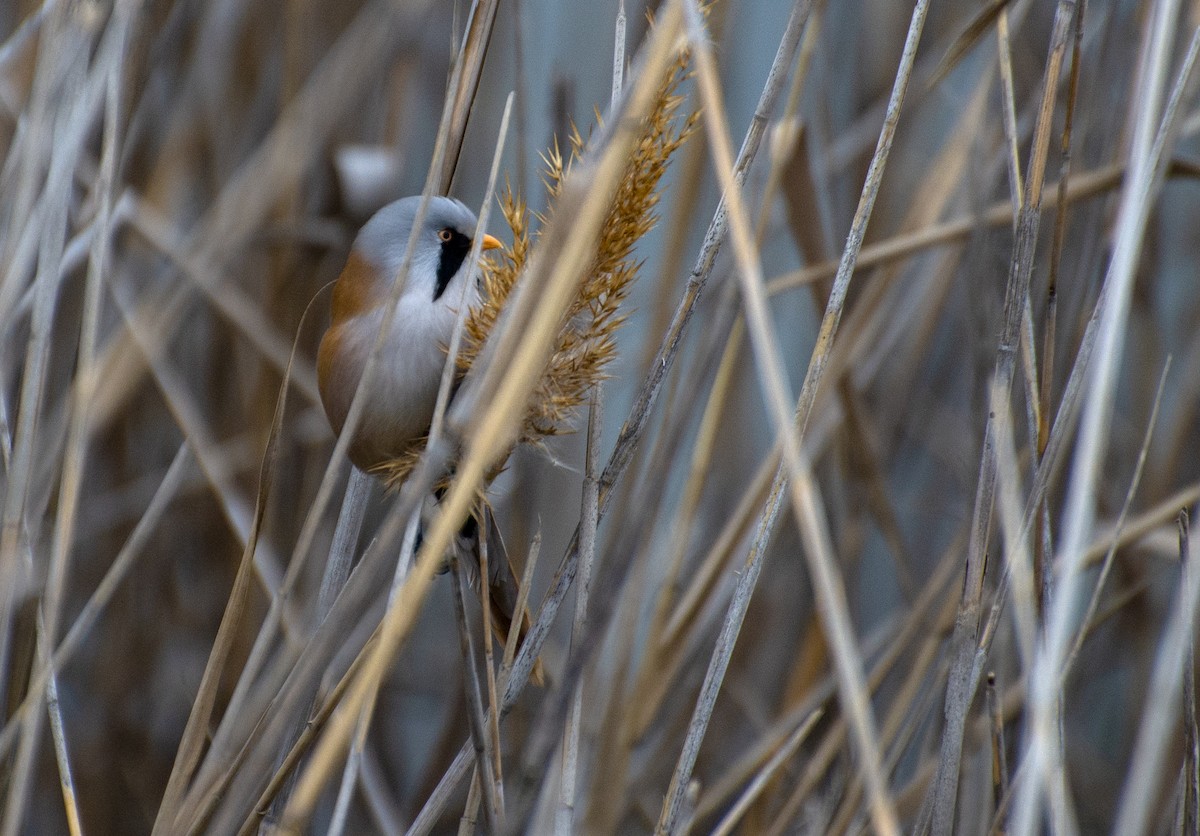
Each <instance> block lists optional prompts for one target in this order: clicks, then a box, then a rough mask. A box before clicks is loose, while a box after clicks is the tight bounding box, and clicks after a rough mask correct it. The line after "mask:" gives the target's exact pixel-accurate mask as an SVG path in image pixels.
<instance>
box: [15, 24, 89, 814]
mask: <svg viewBox="0 0 1200 836" xmlns="http://www.w3.org/2000/svg"><path fill="white" fill-rule="evenodd" d="M83 36H84V33H83V32H81V31H76V30H75V27H74V26H68V25H64V31H63V32H62V33H61V37H62V38H63V39H64V40H63V41H61V42H58V43H57V44H56V46H59V47H61V48H64V49H78V50H81V51H82V52H83V53H84V55H80V56H78V57H76V58H75V59H74V60H73V61H70V62H67V63H66V66H65V67H63V68H62V69H61V73H62V77H61V79H58V83H59V84H61V85H62V87H63V93H64V94H63V98H62V101H61V102H60V103H59V104H58V106H57V108H56V110H55V113H54V127H53V135H54V137H55V142H54V149H53V152H52V154H51V157H50V167H49V171H48V172H47V175H46V184H45V187H44V188H45V191H44V195H45V199H46V200H47V203H48V209H47V219H46V220H47V225H46V227H44V228H43V229H42V230H41V236H40V240H39V248H38V268H37V276H36V277H35V280H34V281H35V294H34V295H35V301H34V307H33V313H32V322H31V325H30V330H31V337H30V341H29V347H28V350H27V353H26V356H25V364H24V365H25V368H24V374H23V377H22V386H21V400H20V407H19V412H18V416H17V428H16V438H15V440H14V444H13V469H12V470H11V471H10V473H9V484H8V485H7V492H6V495H5V502H4V509H3V522H2V525H3V531H2V534H0V587H2V588H3V592H0V647H3V648H4V653H3V654H0V660H3V661H5V662H7V658H6V656H7V654H8V653H11V652H12V648H11V643H12V641H13V637H12V633H11V631H12V627H13V624H12V619H13V617H14V612H13V605H14V603H15V602H14V601H13V599H12V596H14V595H15V594H16V591H17V590H18V589H19V588H20V587H21V586H22V585H23V584H22V581H23V580H28V579H29V578H31V577H32V575H33V573H34V572H35V571H40V570H41V567H38V566H35V564H34V559H33V558H34V555H33V553H32V551H31V543H30V542H29V541H28V539H27V538H29V537H31V535H32V532H27V531H26V530H25V529H26V528H27V525H28V524H27V522H26V519H25V516H26V502H27V499H28V494H29V492H30V490H31V485H30V477H31V475H32V473H33V455H34V448H35V444H36V442H37V439H38V430H39V422H40V420H41V418H42V412H43V410H44V408H45V397H46V391H45V388H46V377H47V369H48V367H49V357H50V349H51V340H50V335H51V329H52V326H53V324H54V318H55V314H56V310H57V296H58V291H59V283H60V282H61V280H62V278H63V277H62V275H61V274H60V270H59V266H60V263H61V260H62V256H63V247H64V244H65V239H66V224H67V213H68V204H69V202H70V188H71V184H72V179H73V169H74V166H75V163H76V158H77V156H78V154H79V153H80V147H81V145H82V143H83V139H84V137H83V135H84V134H85V133H86V131H87V130H88V127H89V126H90V124H91V121H92V111H93V109H94V107H95V106H96V104H97V103H98V102H99V101H101V94H102V92H103V89H102V88H100V89H97V88H99V85H97V84H96V82H94V81H93V82H92V83H90V84H86V85H85V84H84V79H85V76H84V73H85V72H86V69H87V68H86V66H85V64H86V52H87V51H88V48H89V47H88V45H87V43H86V40H85V39H84V37H83ZM102 78H103V76H102ZM67 90H71V91H78V93H77V94H76V95H70V94H68V93H65V91H67ZM61 549H62V546H61V545H60V547H59V550H58V551H56V554H57V555H58V557H59V558H60V559H59V560H57V561H54V563H52V565H50V566H48V567H46V570H47V571H49V572H51V573H52V577H51V578H50V581H49V582H50V583H51V584H52V585H55V586H58V587H59V588H61V582H59V581H55V579H54V577H53V575H59V576H60V578H61V573H62V572H64V571H65V565H64V564H65V554H64V552H63V551H62V550H61ZM50 596H51V598H50V605H51V606H52V607H53V609H54V610H55V612H54V613H52V615H53V617H54V618H55V619H57V601H58V598H59V596H58V595H57V594H55V593H54V590H53V588H52V589H51V590H50ZM4 670H5V671H7V670H8V666H7V664H6V665H5V666H4ZM0 684H4V683H0ZM42 716H43V715H42V713H41V712H40V711H32V712H29V713H28V714H27V715H26V717H25V720H24V721H23V723H22V731H21V739H20V743H19V745H18V748H17V756H16V761H15V763H14V765H13V767H12V773H11V777H10V778H9V786H8V792H7V804H6V809H5V814H4V820H3V833H4V834H5V836H15V834H16V833H18V832H19V830H20V827H21V819H22V817H23V815H24V812H25V805H26V803H27V802H28V798H29V794H30V790H31V789H32V781H33V768H34V763H35V761H36V759H37V751H38V744H39V738H40V736H41V730H42V725H41V724H42Z"/></svg>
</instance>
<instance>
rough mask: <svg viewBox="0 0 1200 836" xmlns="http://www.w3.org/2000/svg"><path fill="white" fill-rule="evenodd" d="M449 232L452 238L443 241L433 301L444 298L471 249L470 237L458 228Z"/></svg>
mask: <svg viewBox="0 0 1200 836" xmlns="http://www.w3.org/2000/svg"><path fill="white" fill-rule="evenodd" d="M449 232H450V240H448V241H442V242H441V243H442V251H441V253H440V254H439V256H438V268H437V283H436V284H435V285H434V288H433V301H435V302H436V301H437V300H438V299H441V298H442V294H443V293H445V292H446V287H447V286H449V284H450V280H451V279H453V278H454V274H455V273H457V272H458V268H460V267H462V263H463V259H465V258H466V257H467V253H469V252H470V251H471V239H470V238H468V237H467V236H465V235H463V234H462V233H461V232H459V231H458V230H457V229H451V230H449Z"/></svg>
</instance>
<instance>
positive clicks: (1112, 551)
mask: <svg viewBox="0 0 1200 836" xmlns="http://www.w3.org/2000/svg"><path fill="white" fill-rule="evenodd" d="M1170 370H1171V361H1170V358H1167V362H1166V363H1165V364H1164V365H1163V370H1162V374H1161V375H1159V378H1158V390H1157V391H1156V393H1155V395H1154V404H1153V406H1151V407H1150V418H1149V420H1148V421H1147V422H1146V431H1145V433H1144V434H1143V436H1142V446H1141V450H1140V451H1139V452H1138V458H1137V463H1136V464H1135V465H1134V466H1133V476H1132V477H1131V478H1130V480H1129V489H1128V490H1126V491H1125V501H1124V502H1122V503H1121V510H1120V512H1119V513H1118V514H1117V521H1116V524H1115V525H1114V526H1113V532H1112V539H1111V543H1110V545H1109V546H1108V548H1107V549H1106V550H1105V551H1104V552H1103V555H1104V559H1103V562H1102V563H1101V566H1100V574H1099V576H1098V577H1097V578H1096V585H1095V586H1094V587H1092V594H1091V596H1089V598H1088V603H1087V608H1086V609H1084V611H1083V617H1082V618H1081V619H1080V621H1079V623H1080V624H1081V625H1082V627H1081V629H1080V630H1079V633H1078V634H1077V635H1076V636H1075V641H1074V642H1073V643H1072V645H1071V649H1070V651H1069V652H1068V653H1067V656H1066V659H1065V660H1064V662H1063V668H1062V676H1063V679H1064V680H1065V679H1066V677H1067V676H1068V675H1070V672H1071V669H1072V668H1074V667H1075V660H1076V659H1077V658H1078V657H1079V651H1080V650H1081V649H1082V648H1083V640H1084V638H1085V637H1086V635H1087V632H1088V625H1090V624H1091V623H1092V620H1093V619H1094V618H1095V617H1096V610H1097V609H1099V607H1100V594H1101V593H1102V592H1103V591H1104V586H1105V584H1106V583H1107V581H1108V575H1109V573H1110V572H1111V571H1112V567H1113V563H1114V562H1115V560H1116V556H1117V549H1118V548H1119V547H1120V545H1121V543H1122V534H1123V533H1124V532H1125V530H1126V527H1125V523H1126V520H1127V519H1128V517H1129V509H1130V507H1131V506H1132V505H1133V498H1134V496H1135V495H1136V494H1137V490H1138V486H1139V485H1141V482H1142V469H1143V468H1144V467H1145V466H1146V458H1147V456H1148V454H1149V452H1150V441H1151V439H1152V438H1153V437H1154V427H1155V425H1156V424H1157V423H1158V410H1159V407H1160V406H1162V397H1163V393H1164V392H1165V391H1166V387H1167V372H1169V371H1170ZM1192 502H1195V500H1192ZM1189 504H1190V503H1189ZM1174 505H1175V507H1178V505H1179V503H1178V502H1176V503H1174ZM1088 552H1089V553H1093V552H1095V548H1092V549H1089V550H1088ZM1084 560H1085V563H1086V562H1087V555H1085V557H1084Z"/></svg>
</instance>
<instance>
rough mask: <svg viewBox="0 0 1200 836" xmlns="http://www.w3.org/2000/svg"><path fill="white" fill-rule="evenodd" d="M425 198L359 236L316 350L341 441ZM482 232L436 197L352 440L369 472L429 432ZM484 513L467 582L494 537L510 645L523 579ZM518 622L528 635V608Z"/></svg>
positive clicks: (464, 535)
mask: <svg viewBox="0 0 1200 836" xmlns="http://www.w3.org/2000/svg"><path fill="white" fill-rule="evenodd" d="M422 200H423V198H422V197H421V196H419V195H418V196H414V197H404V198H401V199H399V200H396V201H394V202H392V203H389V204H387V205H386V206H384V207H383V208H382V209H380V210H379V211H378V212H376V213H375V214H374V215H373V216H372V217H371V218H370V219H369V220H368V221H367V223H366V224H365V225H364V226H363V227H362V229H361V230H360V231H359V233H358V235H357V236H356V237H355V239H354V243H353V245H352V246H351V248H350V254H349V256H348V257H347V260H346V265H345V267H343V268H342V272H341V273H340V274H339V276H338V278H337V280H336V282H335V283H334V286H333V300H332V304H331V310H330V314H331V315H330V324H329V328H328V330H326V332H325V334H324V336H323V337H322V338H321V344H320V348H319V349H318V351H317V383H318V388H319V390H320V393H321V402H322V405H323V406H324V408H325V415H326V417H327V418H328V419H329V424H330V426H331V427H332V428H333V431H334V432H335V433H336V434H338V435H340V434H341V433H342V430H343V429H344V427H345V424H346V417H347V415H348V413H349V412H350V404H351V402H352V401H353V399H354V396H355V392H356V391H357V389H358V386H359V381H360V380H361V379H362V376H363V370H364V369H365V367H366V364H367V358H368V357H369V356H370V354H371V350H372V348H373V347H374V345H375V342H376V339H377V337H378V334H379V330H380V328H381V327H382V324H383V320H384V317H385V316H386V314H387V309H388V305H389V303H390V300H391V298H392V295H393V287H394V284H395V282H396V281H397V280H398V279H399V278H400V273H401V271H402V268H403V264H404V260H405V251H406V250H407V248H408V243H409V239H410V238H411V234H412V230H413V225H414V224H415V223H416V222H417V216H418V214H419V213H420V207H421V202H422ZM476 226H477V221H476V218H475V214H474V213H473V212H472V211H471V210H470V209H469V208H467V206H466V205H465V204H463V203H462V202H461V201H458V200H455V199H453V198H449V197H441V196H433V197H430V198H428V203H427V206H426V208H425V212H424V217H423V219H422V220H421V224H420V227H419V229H418V232H417V237H416V241H415V243H414V245H413V251H412V256H411V260H410V264H409V270H408V276H407V279H406V281H405V284H404V287H403V288H401V289H400V294H399V298H398V299H397V301H396V310H395V314H394V316H393V318H392V322H391V326H390V328H389V330H388V332H387V334H386V336H385V337H384V341H383V345H382V348H381V354H380V358H379V361H378V362H377V364H376V368H375V370H374V371H373V372H372V378H371V380H369V381H368V382H367V385H368V391H367V392H366V393H365V395H364V397H365V402H364V408H363V410H362V414H361V415H360V416H359V420H358V425H357V426H356V427H355V428H354V433H353V436H352V437H351V439H350V443H349V448H348V449H349V457H350V461H351V462H352V463H353V464H354V465H355V466H356V467H357V468H359V469H360V470H362V471H364V472H366V473H368V474H370V473H377V472H378V471H379V469H380V468H381V467H382V466H384V465H386V464H387V463H388V462H389V461H393V460H395V459H398V458H400V457H402V456H404V455H405V454H407V453H409V452H411V451H412V450H414V449H415V448H416V447H417V446H419V445H420V444H423V443H424V439H425V438H426V437H427V436H428V434H429V431H430V424H431V423H432V421H433V413H434V409H435V406H436V403H437V396H438V389H439V387H440V385H441V379H442V370H443V369H444V368H445V365H446V362H447V353H446V350H447V346H448V345H449V343H450V338H451V335H452V333H453V331H454V327H455V323H456V321H457V319H458V317H459V315H460V313H462V312H463V311H464V307H466V308H469V307H470V306H472V305H475V304H477V303H478V301H479V293H480V289H479V281H480V278H479V277H480V272H479V270H478V269H477V265H473V264H469V263H468V262H467V257H468V255H469V254H470V252H471V247H472V244H473V242H474V238H475V236H476V235H477V234H479V232H478V231H477V230H476ZM480 245H481V248H482V249H483V250H491V249H496V248H499V247H502V246H503V245H502V244H501V243H500V241H499V240H498V239H496V238H493V237H492V236H491V235H488V234H486V233H484V234H483V240H482V241H481V242H480ZM476 514H477V515H478V517H479V519H478V520H476V519H475V518H474V517H469V518H468V519H467V522H466V524H464V526H463V529H462V532H461V534H460V537H459V540H460V541H463V540H465V541H472V542H473V549H474V551H473V554H472V556H473V557H474V561H473V563H474V565H473V566H472V561H460V564H461V565H463V566H464V567H465V568H466V569H467V574H468V576H471V575H472V569H473V570H474V572H473V577H472V580H473V581H475V580H477V579H478V578H479V574H480V573H479V569H478V567H479V562H478V561H479V554H478V551H479V540H480V538H481V537H486V539H487V546H488V555H489V560H488V567H489V570H488V575H489V578H488V592H489V599H490V601H491V607H490V610H491V612H492V616H493V618H492V623H493V626H494V627H495V629H496V633H497V638H498V640H499V641H500V642H501V643H503V642H504V641H505V640H506V638H507V634H508V632H509V630H510V629H511V626H512V622H513V619H514V612H515V608H516V601H517V596H516V591H517V581H516V575H515V573H514V572H513V570H512V566H511V564H510V563H509V560H508V556H507V553H506V551H505V549H504V546H503V540H502V539H501V538H500V536H499V529H498V528H497V526H496V524H495V520H494V518H493V515H492V513H491V509H490V508H488V507H486V506H485V507H482V508H477V509H476ZM480 522H482V523H483V525H480V524H479V523H480ZM518 623H519V625H520V627H521V632H522V634H523V633H524V631H525V629H527V628H528V612H525V613H522V617H521V619H520V620H519V622H518Z"/></svg>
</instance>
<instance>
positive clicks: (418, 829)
mask: <svg viewBox="0 0 1200 836" xmlns="http://www.w3.org/2000/svg"><path fill="white" fill-rule="evenodd" d="M541 546H542V535H541V531H538V532H536V533H535V534H534V538H533V542H532V543H531V544H530V547H529V554H528V556H527V557H526V558H525V570H524V573H523V575H522V577H521V586H520V589H519V590H518V592H517V606H516V611H517V612H525V608H526V607H527V606H528V603H529V590H530V588H531V584H532V583H533V571H534V568H535V567H536V566H537V562H538V557H539V555H540V554H541ZM518 635H519V633H518V631H516V630H513V631H510V632H509V634H508V643H507V644H506V645H505V647H504V659H503V661H502V662H501V663H500V673H499V683H498V684H499V690H501V691H502V692H506V691H507V684H508V678H509V675H510V673H511V670H512V660H513V658H514V657H515V655H516V649H517V641H518ZM504 709H505V706H504V705H503V704H502V705H501V712H502V713H503V710H504ZM469 744H470V741H468V745H467V746H464V747H462V748H460V749H459V751H458V754H457V755H456V756H455V757H454V760H453V761H452V762H451V764H450V766H449V767H448V768H447V769H446V772H445V773H444V774H443V775H442V778H441V780H440V781H439V782H438V784H437V786H436V787H435V788H434V791H433V793H432V794H431V795H430V796H429V798H428V799H426V801H425V804H424V806H423V807H422V808H421V811H420V812H419V813H418V814H417V817H416V818H415V819H413V823H412V825H411V826H410V827H409V829H408V831H407V834H408V836H424V834H427V833H429V832H430V831H431V830H432V829H433V826H434V825H435V824H436V820H437V818H438V817H439V816H440V815H441V813H442V811H443V810H444V809H445V808H446V805H447V804H448V803H449V799H450V796H451V795H452V794H453V793H454V791H455V789H456V788H457V786H458V783H459V781H460V780H461V779H462V776H463V775H465V774H466V771H467V769H468V768H469V766H470V764H471V762H472V761H471V750H470V748H469ZM472 798H473V799H474V801H472ZM478 803H479V799H478V790H477V789H476V782H474V781H472V783H471V791H470V792H469V794H468V799H467V811H466V812H465V813H464V814H463V821H466V820H467V819H468V818H471V820H472V821H473V814H472V813H471V811H472V810H473V809H474V807H476V806H478Z"/></svg>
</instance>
